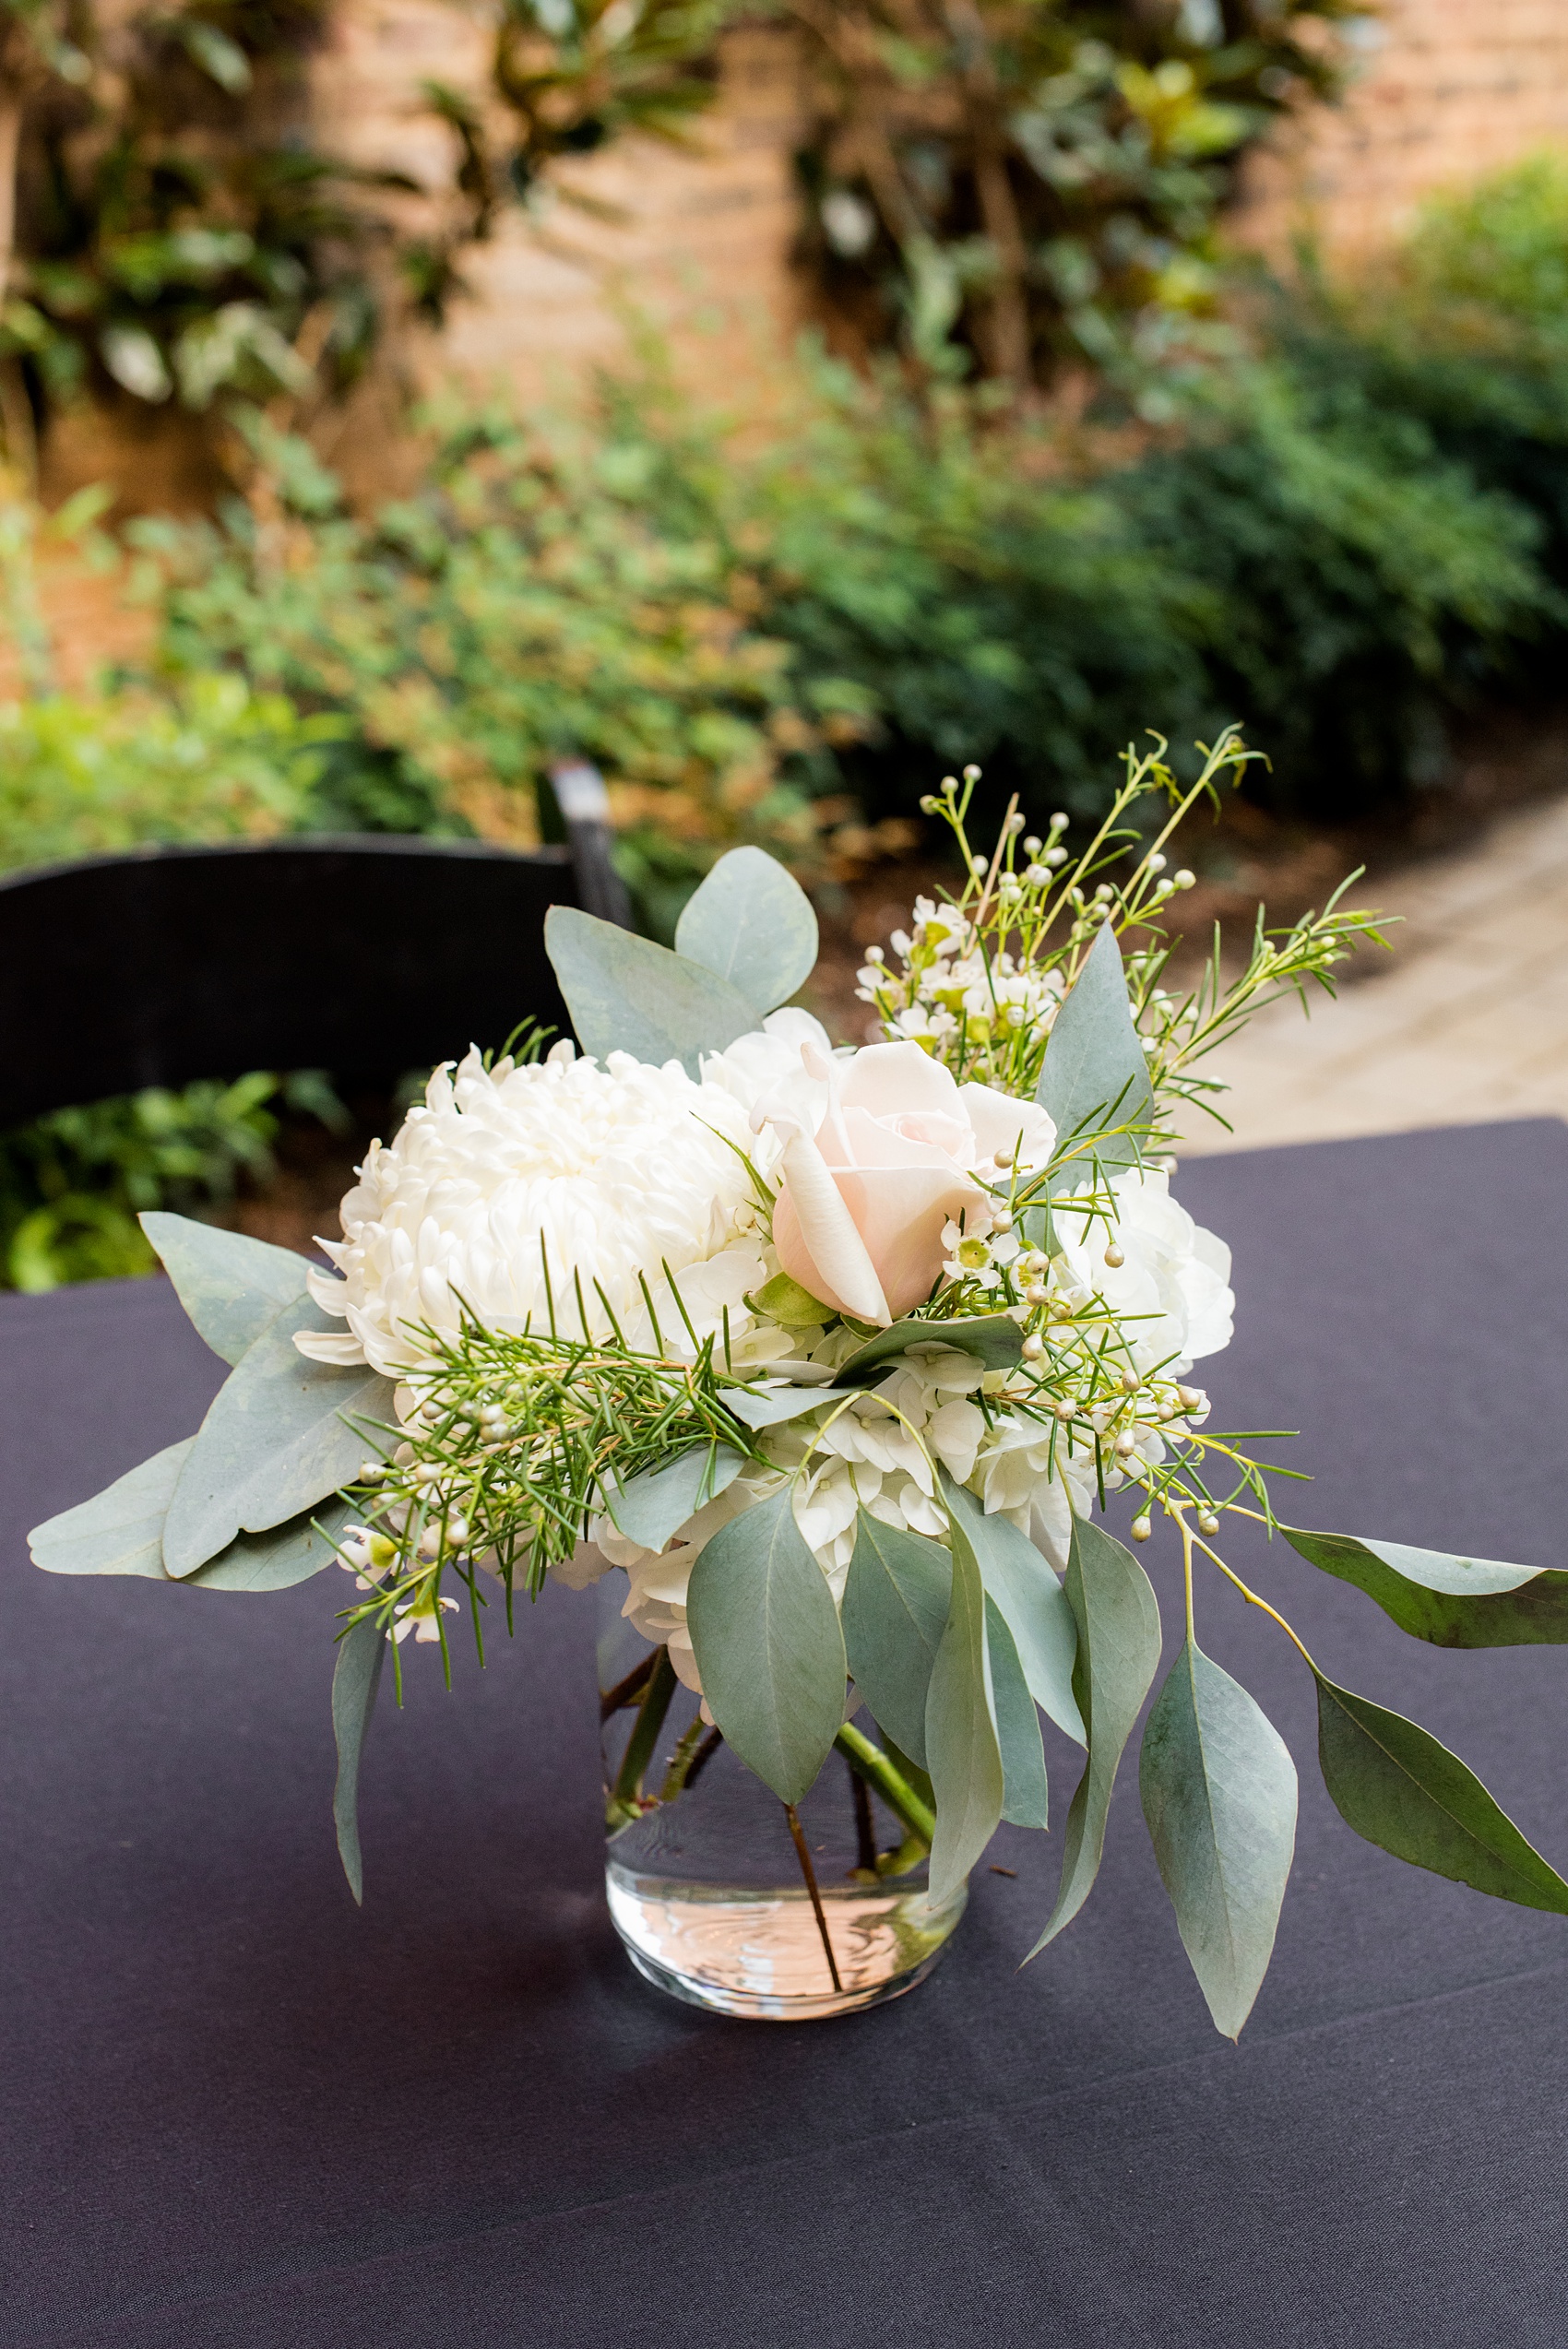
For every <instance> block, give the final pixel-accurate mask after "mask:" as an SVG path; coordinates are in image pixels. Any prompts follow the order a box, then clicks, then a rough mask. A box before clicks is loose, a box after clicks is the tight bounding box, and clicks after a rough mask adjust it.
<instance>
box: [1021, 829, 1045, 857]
mask: <svg viewBox="0 0 1568 2349" xmlns="http://www.w3.org/2000/svg"><path fill="white" fill-rule="evenodd" d="M1044 846H1045V843H1044V841H1043V840H1042V839H1041V838H1040V836H1039V833H1038V832H1031V833H1030V834H1029V836H1028V839H1027V840H1026V841H1025V842H1024V854H1025V855H1026V856H1027V857H1038V856H1039V852H1040V850H1041V848H1043V847H1044Z"/></svg>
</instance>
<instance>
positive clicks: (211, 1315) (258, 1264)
mask: <svg viewBox="0 0 1568 2349" xmlns="http://www.w3.org/2000/svg"><path fill="white" fill-rule="evenodd" d="M138 1221H139V1222H140V1224H141V1228H142V1229H143V1231H145V1232H146V1234H147V1236H148V1240H150V1241H151V1243H152V1246H153V1247H154V1249H155V1250H156V1251H157V1252H158V1256H159V1258H160V1262H161V1263H162V1266H163V1269H164V1271H165V1272H166V1273H167V1274H168V1275H169V1277H170V1279H171V1280H172V1282H173V1284H174V1293H175V1295H176V1296H177V1297H178V1299H179V1300H180V1302H181V1304H182V1305H183V1306H184V1309H185V1311H186V1312H187V1313H188V1314H189V1315H190V1318H191V1320H192V1321H193V1322H194V1323H195V1324H196V1329H197V1330H198V1331H199V1332H200V1334H201V1335H202V1336H203V1337H204V1338H205V1339H206V1340H207V1343H208V1346H210V1347H211V1348H212V1350H213V1352H214V1354H217V1355H220V1356H221V1358H223V1360H224V1361H225V1362H227V1363H229V1364H230V1366H231V1367H232V1365H233V1364H234V1363H236V1362H237V1361H238V1360H239V1358H240V1357H241V1355H242V1354H244V1353H247V1352H248V1351H249V1349H250V1348H251V1347H253V1346H254V1345H255V1341H256V1339H257V1338H258V1337H260V1336H261V1335H262V1333H263V1332H264V1331H265V1330H267V1329H270V1328H271V1326H272V1323H274V1322H275V1321H276V1320H277V1318H278V1316H279V1313H280V1312H281V1311H283V1309H284V1307H285V1306H286V1305H292V1304H293V1303H294V1302H295V1301H296V1299H299V1298H302V1297H303V1296H304V1295H305V1294H306V1289H305V1281H306V1278H307V1276H308V1275H309V1274H310V1271H311V1265H310V1263H309V1261H308V1259H307V1258H305V1257H303V1256H296V1255H295V1253H294V1252H293V1250H292V1249H291V1248H273V1247H271V1246H269V1245H268V1243H267V1241H266V1240H247V1239H246V1238H245V1236H244V1233H243V1232H238V1231H219V1230H218V1229H217V1228H215V1227H214V1226H213V1225H211V1224H198V1223H196V1222H194V1221H193V1220H192V1218H191V1217H190V1216H170V1215H164V1214H161V1213H159V1214H148V1215H145V1216H140V1217H139V1218H138Z"/></svg>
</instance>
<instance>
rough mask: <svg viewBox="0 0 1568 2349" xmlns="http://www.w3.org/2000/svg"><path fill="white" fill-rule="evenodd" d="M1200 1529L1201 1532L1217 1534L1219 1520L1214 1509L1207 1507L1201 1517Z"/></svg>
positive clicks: (1199, 1520)
mask: <svg viewBox="0 0 1568 2349" xmlns="http://www.w3.org/2000/svg"><path fill="white" fill-rule="evenodd" d="M1198 1531H1199V1533H1200V1534H1217V1533H1218V1531H1219V1520H1218V1517H1217V1516H1216V1515H1215V1513H1214V1512H1213V1510H1212V1509H1206V1510H1205V1511H1204V1512H1203V1514H1202V1515H1201V1516H1200V1517H1199V1519H1198Z"/></svg>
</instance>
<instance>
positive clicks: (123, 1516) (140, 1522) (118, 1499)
mask: <svg viewBox="0 0 1568 2349" xmlns="http://www.w3.org/2000/svg"><path fill="white" fill-rule="evenodd" d="M195 1441H196V1438H195V1437H194V1436H187V1437H186V1438H185V1440H184V1443H172V1444H171V1445H170V1446H169V1448H168V1450H167V1451H165V1452H160V1453H155V1454H154V1455H153V1457H152V1458H151V1459H150V1460H144V1461H143V1462H142V1464H141V1465H140V1467H139V1468H133V1469H131V1471H130V1472H129V1474H128V1475H126V1476H124V1477H120V1478H119V1479H118V1480H117V1482H115V1483H114V1484H112V1485H110V1486H109V1487H108V1488H107V1489H106V1490H105V1491H103V1492H101V1493H99V1494H98V1495H97V1496H96V1497H95V1498H94V1499H93V1500H91V1501H82V1502H81V1503H80V1504H79V1505H78V1506H77V1508H75V1509H67V1510H66V1511H65V1513H64V1514H63V1515H62V1516H59V1517H51V1518H50V1519H49V1521H48V1523H47V1524H42V1525H39V1526H36V1527H35V1528H34V1530H33V1531H32V1533H31V1534H30V1535H29V1536H28V1540H29V1543H30V1547H31V1549H32V1556H33V1563H34V1564H35V1565H37V1566H42V1569H43V1571H44V1572H45V1573H48V1574H140V1575H144V1576H145V1577H146V1578H147V1580H148V1581H149V1582H154V1583H170V1582H172V1581H173V1580H174V1579H175V1577H174V1576H173V1575H172V1574H171V1573H170V1572H169V1571H168V1569H167V1568H166V1567H165V1565H164V1563H163V1524H164V1520H165V1518H166V1517H167V1515H168V1513H169V1503H170V1501H172V1498H173V1493H174V1487H175V1485H176V1483H177V1482H178V1480H179V1475H180V1471H181V1469H182V1467H183V1466H184V1463H185V1461H186V1459H187V1457H188V1456H189V1453H190V1451H191V1447H192V1445H193V1444H194V1443H195ZM315 1515H316V1517H317V1518H318V1519H319V1520H320V1523H321V1525H322V1527H323V1528H324V1531H323V1532H320V1533H318V1532H316V1531H315V1528H314V1527H313V1525H312V1524H311V1520H310V1517H309V1516H308V1515H304V1516H300V1517H296V1518H294V1519H293V1520H292V1521H291V1523H290V1524H287V1525H280V1526H279V1527H278V1528H277V1530H276V1531H274V1532H271V1533H265V1534H241V1535H240V1536H239V1537H238V1539H237V1540H235V1541H232V1542H231V1543H230V1545H229V1547H228V1548H227V1549H225V1550H223V1551H221V1552H220V1554H219V1556H218V1557H216V1558H214V1559H212V1560H210V1561H209V1563H208V1564H207V1565H205V1566H199V1567H197V1569H196V1572H195V1573H194V1574H187V1575H185V1576H184V1577H183V1578H182V1580H183V1582H184V1586H185V1587H186V1588H187V1589H190V1590H212V1591H282V1590H289V1589H291V1588H292V1586H293V1584H295V1583H303V1582H308V1581H309V1579H310V1577H311V1576H312V1575H313V1574H319V1573H320V1572H321V1570H322V1568H323V1567H324V1566H330V1565H331V1563H332V1560H333V1559H334V1558H335V1556H336V1555H337V1553H336V1551H335V1550H334V1548H333V1547H332V1543H333V1541H334V1540H336V1539H337V1538H338V1537H339V1536H340V1535H341V1533H342V1530H343V1527H344V1526H345V1525H346V1524H348V1522H349V1518H350V1509H349V1505H348V1503H347V1502H346V1501H329V1502H328V1503H327V1506H326V1507H325V1508H323V1509H319V1510H317V1511H316V1512H315Z"/></svg>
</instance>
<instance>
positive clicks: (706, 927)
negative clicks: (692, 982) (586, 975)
mask: <svg viewBox="0 0 1568 2349" xmlns="http://www.w3.org/2000/svg"><path fill="white" fill-rule="evenodd" d="M675 952H676V953H677V954H678V955H685V956H686V957H687V959H688V960H689V961H691V962H695V963H701V964H703V965H704V967H706V968H707V969H708V970H712V971H717V972H718V974H719V978H720V979H728V980H729V982H730V983H731V986H733V987H738V988H739V989H740V991H741V992H742V995H743V996H744V997H745V999H746V1001H747V1002H748V1003H751V1004H753V1005H754V1008H755V1010H756V1013H757V1016H758V1018H759V1019H760V1018H761V1017H762V1016H763V1014H766V1013H767V1012H771V1011H774V1010H776V1009H777V1007H778V1004H780V1003H787V1002H789V1000H790V996H791V995H793V994H794V993H795V991H797V989H798V988H800V987H802V986H803V985H804V984H805V981H806V980H807V979H809V978H810V977H811V975H812V972H813V971H814V969H815V967H816V952H817V929H816V916H815V914H814V912H813V911H812V904H811V899H810V898H809V897H808V896H806V893H805V891H804V890H803V889H802V887H801V884H800V883H799V882H798V881H797V880H795V878H794V877H793V875H792V874H790V873H788V872H785V870H784V867H783V866H782V865H781V864H780V863H779V862H778V860H777V858H774V857H770V856H769V855H768V854H767V853H766V849H763V848H731V850H730V853H729V854H728V856H722V857H720V858H719V862H718V863H717V864H716V865H715V866H714V868H713V871H712V872H710V873H709V874H708V876H707V880H706V881H705V882H704V883H703V884H702V885H701V887H700V888H699V889H698V890H697V891H696V893H695V896H692V897H690V898H688V899H687V901H686V906H685V908H684V910H683V913H682V915H681V919H680V920H679V922H678V923H677V924H676V926H675Z"/></svg>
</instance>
